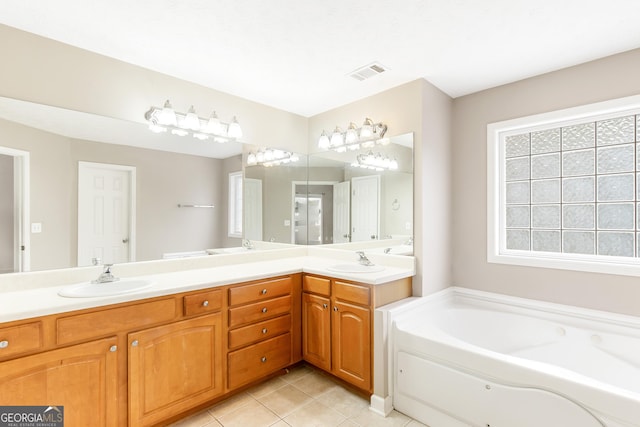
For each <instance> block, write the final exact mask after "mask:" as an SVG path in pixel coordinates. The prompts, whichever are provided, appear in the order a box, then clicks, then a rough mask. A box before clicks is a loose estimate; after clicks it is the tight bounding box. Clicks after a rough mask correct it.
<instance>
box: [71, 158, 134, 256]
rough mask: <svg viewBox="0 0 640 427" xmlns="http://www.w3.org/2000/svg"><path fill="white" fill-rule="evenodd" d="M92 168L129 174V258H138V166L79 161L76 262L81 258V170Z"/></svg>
mask: <svg viewBox="0 0 640 427" xmlns="http://www.w3.org/2000/svg"><path fill="white" fill-rule="evenodd" d="M90 168H101V169H110V170H114V171H124V172H128V174H129V215H128V216H129V259H128V260H127V261H128V262H134V261H135V260H136V228H137V227H136V187H137V185H136V167H135V166H125V165H116V164H112V163H96V162H84V161H79V162H78V196H77V202H78V208H77V209H78V212H77V217H78V220H77V223H78V224H77V230H78V233H77V237H76V238H77V247H78V250H77V257H76V262H77V261H78V260H79V259H80V186H81V183H80V171H81V170H87V169H90Z"/></svg>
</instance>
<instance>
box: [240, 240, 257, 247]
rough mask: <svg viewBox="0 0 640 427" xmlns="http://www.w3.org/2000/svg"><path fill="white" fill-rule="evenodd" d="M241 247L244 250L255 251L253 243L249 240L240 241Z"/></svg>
mask: <svg viewBox="0 0 640 427" xmlns="http://www.w3.org/2000/svg"><path fill="white" fill-rule="evenodd" d="M242 247H243V248H245V249H255V246H253V242H252V241H251V240H249V239H244V240H243V241H242Z"/></svg>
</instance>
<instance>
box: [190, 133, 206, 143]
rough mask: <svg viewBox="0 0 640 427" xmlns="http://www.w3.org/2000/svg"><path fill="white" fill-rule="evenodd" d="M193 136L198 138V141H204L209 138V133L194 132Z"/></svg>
mask: <svg viewBox="0 0 640 427" xmlns="http://www.w3.org/2000/svg"><path fill="white" fill-rule="evenodd" d="M193 137H194V138H196V139H199V140H200V141H206V140H207V139H209V135H205V134H204V133H199V132H196V133H194V134H193Z"/></svg>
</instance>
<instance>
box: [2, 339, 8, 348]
mask: <svg viewBox="0 0 640 427" xmlns="http://www.w3.org/2000/svg"><path fill="white" fill-rule="evenodd" d="M7 347H9V341H7V340H3V341H0V348H7Z"/></svg>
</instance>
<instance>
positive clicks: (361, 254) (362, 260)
mask: <svg viewBox="0 0 640 427" xmlns="http://www.w3.org/2000/svg"><path fill="white" fill-rule="evenodd" d="M356 254H357V255H358V256H359V257H360V258H359V259H358V262H359V263H360V264H362V265H373V263H372V262H371V261H369V258H367V256H366V255H365V254H364V252H362V251H358V252H356Z"/></svg>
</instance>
